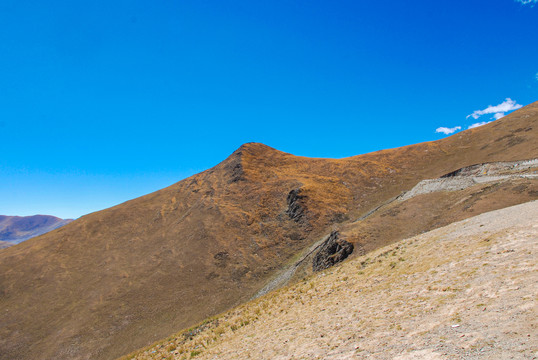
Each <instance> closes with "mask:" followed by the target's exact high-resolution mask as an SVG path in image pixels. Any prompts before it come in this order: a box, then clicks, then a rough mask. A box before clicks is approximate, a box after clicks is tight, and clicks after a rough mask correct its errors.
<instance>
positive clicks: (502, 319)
mask: <svg viewBox="0 0 538 360" xmlns="http://www.w3.org/2000/svg"><path fill="white" fill-rule="evenodd" d="M537 218H538V202H537V201H533V202H529V203H525V204H522V205H517V206H514V207H509V208H505V209H501V210H496V211H493V212H488V213H484V214H482V215H479V216H476V217H473V218H470V219H467V220H463V221H461V222H456V223H453V224H451V225H448V226H446V227H442V228H439V229H437V230H433V231H431V232H428V233H425V234H422V235H419V236H416V237H413V238H409V239H406V240H402V241H400V242H398V243H396V244H392V245H389V246H387V247H383V248H380V249H377V250H375V251H373V252H371V253H369V254H367V255H365V256H362V257H358V258H356V259H354V260H352V261H349V262H345V263H342V264H341V265H339V266H337V267H334V268H331V269H328V270H325V271H323V272H321V273H318V274H317V275H315V276H312V277H309V278H306V279H304V280H303V281H300V282H298V283H296V284H294V285H292V286H289V287H286V288H283V289H280V290H277V291H275V292H273V293H271V294H268V295H266V296H264V297H262V298H259V299H257V300H255V301H251V302H249V303H247V304H244V305H242V306H240V307H238V308H236V309H233V310H231V311H229V312H226V313H224V314H222V315H219V316H218V317H215V318H212V319H207V321H205V322H204V323H202V324H199V325H198V326H197V327H194V328H192V329H189V330H186V331H184V332H181V333H178V334H176V335H173V336H171V337H169V338H168V339H166V340H164V341H162V342H160V343H158V344H155V345H154V346H152V347H149V348H147V349H144V350H142V351H140V352H138V353H135V354H132V355H130V356H127V357H125V358H123V359H136V360H148V359H190V358H194V357H195V358H196V359H357V358H360V359H398V360H406V359H407V360H411V359H461V358H465V359H531V358H533V357H534V356H536V352H537V351H538V348H537V347H536V344H537V343H538V335H537V334H538V332H537V331H536V327H537V326H538V323H537V321H536V319H537V318H538V313H537V309H538V307H537V303H536V292H537V291H538V281H537V280H538V266H537V262H536V259H537V256H538V253H537V251H538V225H537V224H536V219H537Z"/></svg>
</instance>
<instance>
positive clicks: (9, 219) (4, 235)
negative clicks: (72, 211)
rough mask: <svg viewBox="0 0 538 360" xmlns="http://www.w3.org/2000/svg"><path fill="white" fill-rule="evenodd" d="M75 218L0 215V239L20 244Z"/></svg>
mask: <svg viewBox="0 0 538 360" xmlns="http://www.w3.org/2000/svg"><path fill="white" fill-rule="evenodd" d="M71 221H73V219H60V218H57V217H55V216H50V215H34V216H5V215H0V241H5V242H9V243H11V244H18V243H20V242H21V241H24V240H28V239H30V238H33V237H36V236H38V235H42V234H44V233H47V232H49V231H51V230H54V229H57V228H59V227H61V226H64V225H66V224H69V223H70V222H71Z"/></svg>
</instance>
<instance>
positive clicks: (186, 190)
mask: <svg viewBox="0 0 538 360" xmlns="http://www.w3.org/2000/svg"><path fill="white" fill-rule="evenodd" d="M337 131H346V129H337ZM297 135H298V136H300V134H297ZM369 135H370V136H376V134H369ZM379 136H382V134H380V135H379ZM335 139H337V137H328V139H327V146H338V143H337V141H336V140H335ZM537 157H538V103H534V104H531V105H529V106H526V107H524V108H522V109H520V110H518V111H516V112H514V113H512V114H510V115H508V116H506V117H504V118H502V119H500V120H498V121H495V122H492V123H490V124H487V125H484V126H481V127H479V128H475V129H471V130H467V131H463V132H460V133H458V134H455V135H453V136H451V137H448V138H445V139H442V140H439V141H434V142H427V143H422V144H416V145H411V146H406V147H402V148H396V149H389V150H382V151H377V152H374V153H370V154H364V155H358V156H353V157H349V158H344V159H316V158H305V157H298V156H294V155H291V154H287V153H284V152H281V151H278V150H275V149H272V148H270V147H268V146H265V145H263V144H256V143H250V144H245V145H243V146H241V147H240V148H239V149H238V150H236V151H235V152H234V153H233V154H231V155H230V156H229V157H228V158H227V159H226V160H224V161H223V162H222V163H220V164H219V165H217V166H215V167H214V168H212V169H209V170H207V171H204V172H202V173H200V174H197V175H194V176H192V177H190V178H187V179H185V180H182V181H180V182H178V183H176V184H174V185H171V186H169V187H167V188H165V189H162V190H160V191H157V192H154V193H151V194H148V195H146V196H143V197H140V198H137V199H134V200H131V201H128V202H126V203H123V204H120V205H118V206H115V207H113V208H110V209H106V210H103V211H99V212H96V213H92V214H89V215H86V216H83V217H82V218H80V219H77V220H76V221H73V222H72V223H70V224H68V225H66V226H64V227H62V228H60V229H56V230H54V231H51V232H49V233H47V234H44V235H42V236H40V237H37V238H34V239H30V240H28V241H25V242H23V243H21V244H19V245H18V246H14V247H11V248H8V249H4V250H2V251H1V252H0V292H1V293H0V294H1V296H0V323H1V324H2V326H0V358H1V359H33V358H35V356H36V354H39V356H40V358H42V359H58V358H69V359H90V358H91V359H111V358H114V357H115V356H119V355H122V354H125V353H128V352H129V351H132V350H135V349H136V348H139V347H142V346H144V345H147V344H149V343H151V342H152V341H154V340H157V339H159V338H163V337H165V336H167V335H169V334H171V333H173V332H175V331H178V330H180V329H181V328H185V327H188V326H191V325H193V324H196V323H197V322H199V321H202V320H203V319H205V318H207V317H208V316H211V315H214V314H218V313H220V312H222V311H224V310H226V309H229V308H231V307H233V306H235V305H238V304H240V303H243V302H245V301H247V300H249V299H250V298H251V297H252V296H254V295H255V294H256V293H257V292H258V291H259V290H260V289H262V288H264V287H265V286H266V285H267V284H268V282H271V281H272V280H273V279H274V278H275V276H278V275H279V274H280V272H281V271H282V270H283V269H286V268H287V266H289V265H290V264H293V263H294V262H295V261H296V260H297V259H298V257H300V256H302V254H303V253H304V252H305V251H306V250H307V249H309V248H310V247H312V246H313V245H314V244H316V243H317V242H319V240H320V239H322V238H324V237H325V236H326V235H327V234H329V233H331V231H333V230H340V231H341V236H342V237H346V238H347V240H348V241H349V242H351V243H353V244H355V249H356V250H355V252H354V253H353V254H352V256H355V255H354V254H360V253H361V252H366V251H371V250H374V249H376V248H379V247H381V246H384V245H386V244H388V243H391V242H394V241H397V240H398V239H400V238H402V236H412V235H413V234H415V233H420V232H423V231H428V230H431V229H432V228H435V227H439V226H443V225H445V224H447V223H449V222H451V221H454V220H461V219H463V218H467V217H471V216H474V215H477V214H480V213H482V212H485V211H489V210H492V209H498V208H502V207H505V206H509V205H514V204H518V203H521V202H526V201H528V200H530V199H532V198H537V197H538V192H537V191H536V190H537V189H536V187H535V183H531V180H529V179H525V178H522V179H512V180H509V181H510V182H511V183H505V182H498V183H495V184H493V185H492V184H489V185H488V184H477V185H476V186H474V187H470V188H468V189H466V190H462V191H460V192H458V193H457V195H451V194H452V193H445V192H432V193H427V194H426V193H424V194H421V195H417V196H414V197H412V198H409V199H407V198H406V199H403V200H402V202H391V201H390V200H391V199H394V198H395V197H396V196H398V195H400V194H401V193H402V192H404V191H410V190H411V189H413V188H414V187H415V185H417V183H419V182H420V181H422V180H424V179H436V178H439V177H440V176H442V175H445V174H448V173H451V172H454V171H455V170H458V169H460V168H464V167H468V166H470V165H474V164H481V163H488V162H499V161H517V160H525V159H534V158H537ZM497 184H498V185H497ZM421 191H422V190H421ZM383 204H387V205H385V207H381V208H380V211H374V212H373V213H372V215H371V216H370V217H368V218H366V221H365V222H363V221H357V220H358V219H361V218H363V217H364V216H365V215H367V214H369V213H371V212H372V210H375V209H377V208H378V207H380V206H382V205H383ZM408 210H409V211H408ZM445 210H446V211H445ZM410 225H412V226H410ZM305 264H306V263H305ZM305 266H306V265H305ZM308 268H311V266H306V267H305V268H304V269H302V270H301V271H305V272H307V270H308Z"/></svg>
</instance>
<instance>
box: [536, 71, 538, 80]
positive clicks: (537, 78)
mask: <svg viewBox="0 0 538 360" xmlns="http://www.w3.org/2000/svg"><path fill="white" fill-rule="evenodd" d="M536 80H538V72H537V73H536Z"/></svg>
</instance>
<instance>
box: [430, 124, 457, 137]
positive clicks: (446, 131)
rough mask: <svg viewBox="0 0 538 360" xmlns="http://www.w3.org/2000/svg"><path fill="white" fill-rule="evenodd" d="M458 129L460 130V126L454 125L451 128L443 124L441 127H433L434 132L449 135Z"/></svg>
mask: <svg viewBox="0 0 538 360" xmlns="http://www.w3.org/2000/svg"><path fill="white" fill-rule="evenodd" d="M458 130H461V126H454V127H453V128H447V127H444V126H441V127H438V128H437V129H435V132H436V133H443V134H445V135H450V134H452V133H454V132H456V131H458Z"/></svg>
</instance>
